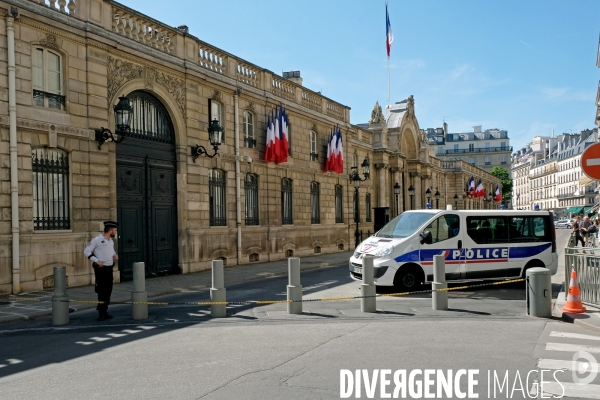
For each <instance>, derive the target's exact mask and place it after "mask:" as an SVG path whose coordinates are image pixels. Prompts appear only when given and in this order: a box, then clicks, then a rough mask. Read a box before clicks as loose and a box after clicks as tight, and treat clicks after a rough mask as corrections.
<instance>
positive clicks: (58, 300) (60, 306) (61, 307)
mask: <svg viewBox="0 0 600 400" xmlns="http://www.w3.org/2000/svg"><path fill="white" fill-rule="evenodd" d="M68 323H69V297H68V296H67V269H66V268H65V267H54V294H53V295H52V325H66V324H68Z"/></svg>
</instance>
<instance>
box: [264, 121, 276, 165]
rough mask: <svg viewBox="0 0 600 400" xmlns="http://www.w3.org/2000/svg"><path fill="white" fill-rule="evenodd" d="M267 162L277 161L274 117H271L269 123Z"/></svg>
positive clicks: (266, 149) (266, 150)
mask: <svg viewBox="0 0 600 400" xmlns="http://www.w3.org/2000/svg"><path fill="white" fill-rule="evenodd" d="M265 161H266V162H272V161H275V125H274V123H273V115H269V118H268V121H267V146H266V148H265Z"/></svg>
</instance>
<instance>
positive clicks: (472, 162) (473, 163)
mask: <svg viewBox="0 0 600 400" xmlns="http://www.w3.org/2000/svg"><path fill="white" fill-rule="evenodd" d="M469 164H471V165H475V158H474V157H469Z"/></svg>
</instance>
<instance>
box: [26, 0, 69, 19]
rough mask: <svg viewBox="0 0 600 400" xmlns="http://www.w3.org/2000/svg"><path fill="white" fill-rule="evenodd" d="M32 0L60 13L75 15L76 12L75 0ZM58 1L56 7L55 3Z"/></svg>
mask: <svg viewBox="0 0 600 400" xmlns="http://www.w3.org/2000/svg"><path fill="white" fill-rule="evenodd" d="M30 1H33V2H34V3H39V4H43V5H45V6H47V7H49V8H51V9H53V10H56V11H60V12H62V13H65V14H69V15H76V12H77V4H76V3H75V0H69V2H68V4H67V0H58V1H56V0H30ZM56 3H58V7H57V4H56Z"/></svg>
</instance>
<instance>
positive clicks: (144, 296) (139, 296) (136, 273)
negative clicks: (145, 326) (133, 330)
mask: <svg viewBox="0 0 600 400" xmlns="http://www.w3.org/2000/svg"><path fill="white" fill-rule="evenodd" d="M147 301H148V293H146V266H145V264H144V263H143V262H134V263H133V291H132V292H131V302H132V303H133V304H132V306H131V318H132V319H133V320H134V321H140V320H144V319H148V304H135V303H146V302H147Z"/></svg>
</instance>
